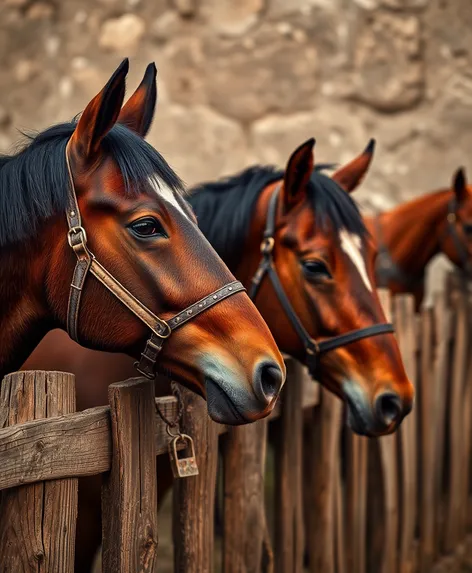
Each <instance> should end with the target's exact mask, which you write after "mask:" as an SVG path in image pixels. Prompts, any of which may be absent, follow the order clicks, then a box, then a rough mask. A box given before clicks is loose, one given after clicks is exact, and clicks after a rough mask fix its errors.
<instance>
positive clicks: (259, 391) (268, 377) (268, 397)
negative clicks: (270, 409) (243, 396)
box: [254, 361, 284, 405]
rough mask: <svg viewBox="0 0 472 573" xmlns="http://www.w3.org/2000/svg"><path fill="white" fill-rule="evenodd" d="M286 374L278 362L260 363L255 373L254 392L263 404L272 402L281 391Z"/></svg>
mask: <svg viewBox="0 0 472 573" xmlns="http://www.w3.org/2000/svg"><path fill="white" fill-rule="evenodd" d="M283 383H284V374H283V372H282V370H281V369H280V366H279V365H278V364H277V363H276V362H268V361H265V362H263V363H261V364H259V365H258V366H257V368H256V372H255V375H254V393H255V394H256V396H257V398H258V399H259V401H260V402H262V403H263V404H267V405H268V404H270V403H271V402H272V401H273V400H274V399H275V398H277V396H278V395H279V393H280V390H281V389H282V386H283Z"/></svg>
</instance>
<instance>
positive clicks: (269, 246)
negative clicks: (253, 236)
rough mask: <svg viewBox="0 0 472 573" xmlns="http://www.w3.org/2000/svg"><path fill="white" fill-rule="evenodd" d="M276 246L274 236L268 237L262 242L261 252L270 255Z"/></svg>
mask: <svg viewBox="0 0 472 573" xmlns="http://www.w3.org/2000/svg"><path fill="white" fill-rule="evenodd" d="M273 248H274V237H267V238H266V239H264V240H263V241H262V243H261V253H262V254H263V255H270V253H271V252H272V250H273Z"/></svg>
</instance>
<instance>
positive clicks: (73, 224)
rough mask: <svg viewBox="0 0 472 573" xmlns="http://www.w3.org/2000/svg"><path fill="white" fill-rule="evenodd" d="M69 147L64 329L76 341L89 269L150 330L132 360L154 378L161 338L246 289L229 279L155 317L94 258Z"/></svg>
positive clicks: (144, 372) (145, 373)
mask: <svg viewBox="0 0 472 573" xmlns="http://www.w3.org/2000/svg"><path fill="white" fill-rule="evenodd" d="M68 147H69V145H67V147H66V165H67V171H68V173H69V180H70V189H69V192H68V196H67V211H66V218H67V225H68V228H69V230H68V233H67V240H68V243H69V245H70V247H71V248H72V250H73V251H74V253H75V255H76V257H77V263H76V265H75V269H74V273H73V275H72V282H71V285H70V293H69V303H68V308H67V332H68V333H69V336H70V337H71V338H72V339H73V340H75V341H76V342H78V322H79V311H80V302H81V298H82V291H83V287H84V284H85V280H86V278H87V275H88V273H89V272H90V273H91V274H92V275H93V276H94V277H95V278H96V279H97V280H98V281H99V282H100V283H101V284H102V285H103V286H104V287H105V288H106V289H107V290H108V291H109V292H111V293H112V294H113V295H114V296H115V297H116V298H117V299H118V300H119V301H120V302H121V303H122V304H123V305H124V306H126V308H128V309H129V310H130V311H131V312H132V313H133V314H134V315H135V316H136V317H137V318H139V319H140V320H141V322H143V323H144V324H145V325H146V326H147V327H148V328H149V329H150V330H151V337H150V338H149V340H148V341H147V343H146V347H145V348H144V351H143V353H142V354H141V359H140V361H139V362H135V367H136V369H137V370H138V371H139V372H140V373H141V374H143V375H144V376H146V377H147V378H150V379H153V378H154V376H155V371H156V362H157V358H158V355H159V352H160V351H161V350H162V346H163V344H164V341H165V340H166V339H167V338H169V336H170V335H171V334H172V332H173V331H174V330H176V329H177V328H179V327H181V326H183V325H184V324H185V323H186V322H188V321H189V320H192V319H193V318H195V317H196V316H198V315H199V314H201V313H202V312H205V310H207V309H209V308H211V307H212V306H214V305H215V304H218V303H219V302H221V301H223V300H225V299H226V298H228V297H230V296H232V295H234V294H236V293H238V292H242V291H245V290H246V289H245V288H244V286H243V285H242V284H241V283H240V282H239V281H232V282H230V283H228V284H226V285H224V286H222V287H221V288H219V289H217V290H215V291H214V292H212V293H210V294H209V295H207V296H205V297H203V298H202V299H200V300H199V301H197V302H195V303H194V304H192V305H190V306H188V307H187V308H185V309H184V310H182V312H180V313H178V314H176V315H175V316H174V317H172V318H171V319H169V320H167V321H166V320H163V319H162V318H159V317H158V316H156V315H155V314H154V313H153V312H152V311H151V310H149V309H148V308H147V306H145V305H144V304H143V303H142V302H141V301H140V300H138V299H137V298H136V297H135V296H133V294H131V293H130V292H129V291H128V290H127V289H126V288H125V287H124V286H123V285H122V284H121V283H120V282H119V281H118V280H117V279H116V278H115V277H114V276H113V275H112V274H111V273H109V272H108V271H107V270H106V269H105V267H104V266H103V265H101V264H100V263H99V262H98V261H97V259H96V258H95V256H94V254H93V253H92V252H91V251H90V249H89V248H88V246H87V233H86V232H85V229H84V227H83V226H82V220H81V216H80V210H79V204H78V202H77V195H76V193H75V186H74V179H73V177H72V170H71V167H70V162H69V155H68Z"/></svg>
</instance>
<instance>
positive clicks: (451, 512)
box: [444, 290, 468, 553]
mask: <svg viewBox="0 0 472 573" xmlns="http://www.w3.org/2000/svg"><path fill="white" fill-rule="evenodd" d="M466 303H467V301H466V297H465V294H464V293H463V292H461V291H460V290H455V293H454V297H453V305H454V310H455V336H454V343H455V344H454V351H453V368H452V376H451V382H450V401H449V413H448V424H449V444H448V448H449V482H448V494H449V496H448V502H447V524H446V530H445V540H444V549H445V551H446V552H447V553H452V552H453V551H454V549H455V548H456V546H457V544H458V543H459V541H461V539H460V537H461V532H460V527H461V519H460V515H461V509H462V508H461V503H462V500H461V480H462V474H463V472H464V464H465V460H464V459H463V455H464V449H463V446H464V435H463V432H464V420H463V410H464V398H465V397H464V380H465V379H466V371H467V356H468V347H467V326H468V324H467V323H468V317H467V304H466Z"/></svg>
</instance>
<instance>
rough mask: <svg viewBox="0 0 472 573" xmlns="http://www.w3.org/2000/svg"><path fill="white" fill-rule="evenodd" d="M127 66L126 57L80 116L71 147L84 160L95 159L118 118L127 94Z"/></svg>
mask: <svg viewBox="0 0 472 573" xmlns="http://www.w3.org/2000/svg"><path fill="white" fill-rule="evenodd" d="M128 68H129V62H128V58H126V59H125V60H123V61H122V62H121V64H120V65H119V67H118V69H117V70H116V71H115V73H114V74H113V75H112V77H111V78H110V79H109V80H108V83H107V85H106V86H105V87H104V88H103V89H102V91H101V92H100V93H99V94H97V95H96V96H95V97H94V98H93V100H92V101H91V102H90V103H89V104H88V105H87V107H86V108H85V110H84V112H83V113H82V115H81V116H80V119H79V121H78V123H77V127H76V128H75V131H74V133H73V134H72V137H71V140H70V149H71V151H72V152H73V153H76V154H77V155H78V156H79V157H80V158H81V159H83V160H85V161H91V160H93V159H94V157H95V156H96V155H97V154H98V152H99V149H100V144H101V142H102V140H103V138H104V137H105V135H106V134H107V133H108V132H109V131H110V129H111V128H112V127H113V126H114V125H115V123H116V121H117V119H118V115H119V113H120V109H121V106H122V105H123V98H124V97H125V80H126V74H127V73H128Z"/></svg>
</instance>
